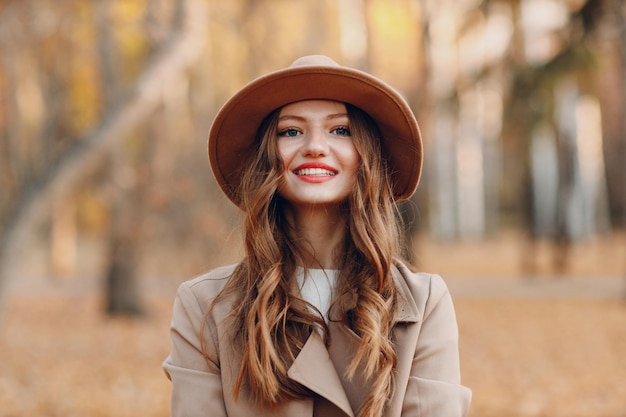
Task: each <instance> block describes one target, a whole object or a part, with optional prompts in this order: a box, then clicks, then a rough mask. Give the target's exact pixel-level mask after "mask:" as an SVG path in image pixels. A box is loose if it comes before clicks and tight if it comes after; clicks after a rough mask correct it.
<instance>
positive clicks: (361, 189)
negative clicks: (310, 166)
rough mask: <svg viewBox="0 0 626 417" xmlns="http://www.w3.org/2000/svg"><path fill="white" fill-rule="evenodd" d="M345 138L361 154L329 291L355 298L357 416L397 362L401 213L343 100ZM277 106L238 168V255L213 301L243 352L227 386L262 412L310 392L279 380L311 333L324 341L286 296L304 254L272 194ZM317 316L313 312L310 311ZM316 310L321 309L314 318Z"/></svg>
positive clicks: (372, 144)
mask: <svg viewBox="0 0 626 417" xmlns="http://www.w3.org/2000/svg"><path fill="white" fill-rule="evenodd" d="M346 109H347V112H348V117H349V120H350V129H351V132H352V138H353V141H354V144H355V147H356V149H357V152H358V153H359V156H360V160H361V163H360V166H359V171H358V175H357V184H356V186H355V187H354V191H353V192H352V195H351V196H350V198H349V199H348V201H346V202H345V203H344V205H343V209H344V210H345V216H346V221H347V225H346V236H345V239H344V241H345V244H344V247H343V248H341V249H342V250H341V251H340V252H341V253H337V254H336V255H337V260H338V261H339V262H340V276H339V280H338V288H337V292H336V294H338V295H341V294H345V293H348V292H352V291H354V292H356V294H357V303H356V306H355V307H354V309H352V310H350V311H348V312H346V313H345V315H344V316H345V317H343V318H342V320H343V321H344V323H345V324H346V325H348V326H349V327H350V328H351V329H352V330H353V331H354V332H355V333H356V334H358V335H359V336H360V337H361V342H360V345H359V348H358V350H357V351H356V353H355V355H354V358H353V360H352V362H351V363H350V364H349V366H348V368H347V369H346V376H347V377H348V378H352V377H353V376H354V374H355V373H356V371H357V370H363V372H364V374H365V376H366V377H367V378H368V379H369V381H370V384H371V385H369V386H368V391H369V393H368V395H367V397H366V400H365V402H364V404H363V406H362V407H361V409H360V410H359V411H358V414H357V415H358V417H374V416H380V415H381V414H382V412H383V410H384V408H385V406H386V404H387V402H388V400H389V398H390V396H391V394H392V392H393V386H394V384H393V382H394V372H395V368H396V362H397V356H396V352H395V348H394V345H393V341H392V337H391V336H392V328H391V324H392V322H393V319H394V317H395V315H396V297H397V295H396V287H395V286H394V283H393V279H392V273H391V269H392V263H393V259H394V258H396V257H399V255H400V239H399V235H400V227H399V221H400V220H399V215H398V211H397V207H396V204H395V201H394V198H393V193H392V188H391V184H390V183H389V175H388V167H387V164H386V161H385V159H384V157H383V149H382V148H381V139H380V133H379V130H378V128H377V126H376V124H375V123H374V121H373V120H372V119H371V118H370V117H369V116H368V115H367V114H366V113H364V112H363V111H361V110H360V109H358V108H356V107H354V106H351V105H348V104H346ZM279 111H280V109H279V110H276V111H274V112H273V113H272V114H270V115H269V116H268V117H267V118H266V120H265V121H264V123H263V125H262V126H261V128H260V129H259V134H258V137H257V141H256V143H257V149H256V152H255V153H254V156H253V157H252V159H251V160H250V161H249V162H248V163H247V164H243V165H242V166H243V167H244V170H245V171H244V174H243V180H242V183H241V187H240V193H241V195H240V196H241V201H242V208H243V210H244V213H245V223H244V248H245V252H246V257H245V259H244V260H243V261H242V262H241V263H240V264H239V266H238V267H237V268H236V270H235V272H234V274H233V276H232V278H231V279H230V280H229V282H228V284H227V285H226V287H225V288H224V290H223V291H222V293H221V294H220V295H219V296H218V298H220V297H223V296H225V295H226V294H230V295H233V296H234V303H233V305H234V312H233V314H234V326H233V333H232V336H233V338H234V339H235V340H234V341H235V342H236V343H234V345H235V346H241V352H240V355H241V367H240V370H239V375H238V378H237V382H236V384H235V389H234V393H233V395H234V397H235V399H237V398H238V396H239V394H240V391H241V389H242V387H244V386H245V387H246V388H247V389H249V390H250V392H251V395H252V396H253V397H254V398H255V400H256V401H257V402H258V403H259V404H261V405H263V406H265V407H268V408H270V409H271V408H273V407H276V406H278V405H279V404H280V403H281V402H283V401H285V400H289V399H300V398H305V397H308V396H310V395H311V392H309V391H308V390H307V389H306V388H305V387H303V386H302V385H300V384H298V383H296V382H294V381H292V380H291V379H290V378H288V377H287V370H288V369H289V367H290V365H291V364H292V363H293V361H294V360H295V357H296V356H297V354H298V352H299V351H300V350H301V349H302V347H303V345H304V343H305V341H306V340H307V338H308V336H309V335H310V334H311V332H313V331H315V328H318V329H321V330H322V333H323V334H324V337H325V341H326V343H327V344H328V343H330V340H329V336H328V328H327V326H326V322H325V321H324V319H323V317H322V315H321V314H316V313H315V312H312V311H311V310H310V307H312V306H310V305H309V304H308V303H307V302H306V301H304V300H303V299H302V298H301V297H299V295H298V294H294V292H293V291H292V288H293V286H294V285H295V284H294V280H295V270H296V266H297V265H301V264H302V263H301V262H300V261H301V260H302V258H301V254H302V253H303V251H304V250H306V249H305V248H303V247H302V246H301V245H300V244H299V243H298V242H299V239H298V236H297V235H298V231H297V230H294V229H293V227H291V225H290V224H289V223H288V221H287V220H286V219H285V216H284V215H281V214H282V210H283V203H284V202H283V200H282V199H281V197H280V196H279V195H278V193H277V188H278V184H279V183H280V181H281V177H282V175H283V166H282V162H281V160H280V156H279V153H278V149H277V144H276V141H277V140H276V138H277V122H278V114H279ZM314 311H315V310H314ZM317 313H319V312H317Z"/></svg>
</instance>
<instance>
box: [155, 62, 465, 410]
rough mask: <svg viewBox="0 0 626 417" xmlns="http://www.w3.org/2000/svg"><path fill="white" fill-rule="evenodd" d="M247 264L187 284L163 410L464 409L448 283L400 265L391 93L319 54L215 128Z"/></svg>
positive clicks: (412, 169)
mask: <svg viewBox="0 0 626 417" xmlns="http://www.w3.org/2000/svg"><path fill="white" fill-rule="evenodd" d="M209 159H210V161H211V166H212V169H213V173H214V175H215V178H216V180H217V182H218V184H219V185H220V186H221V188H222V190H223V191H224V193H225V194H226V196H227V197H228V198H229V199H230V200H231V201H232V202H233V203H234V204H236V205H237V206H238V207H239V208H241V209H242V210H243V212H244V216H245V217H244V218H245V228H244V230H245V235H244V247H245V252H246V256H245V258H244V259H243V260H242V261H241V262H240V263H238V264H236V265H231V266H225V267H222V268H218V269H216V270H214V271H212V272H209V273H208V274H206V275H203V276H201V277H198V278H196V279H194V280H191V281H188V282H186V283H184V284H182V285H181V287H180V288H179V290H178V294H177V297H176V301H175V303H174V312H173V319H172V327H171V329H172V349H171V353H170V355H169V356H168V358H167V359H166V361H165V362H164V369H165V371H166V373H167V375H168V377H169V378H170V379H171V381H172V399H171V411H172V416H181V417H183V416H184V417H200V416H205V417H222V416H230V417H247V416H250V417H258V416H284V417H287V416H289V417H300V416H303V417H304V416H324V417H333V416H357V417H381V416H389V417H391V416H396V417H399V416H406V417H412V416H422V417H453V416H455V417H456V416H464V415H465V414H466V413H467V409H468V407H469V403H470V397H471V392H470V390H469V389H467V388H466V387H464V386H462V385H461V384H460V371H459V355H458V330H457V324H456V318H455V313H454V307H453V304H452V301H451V298H450V295H449V293H448V290H447V288H446V286H445V284H444V282H443V280H442V279H441V278H440V277H439V276H437V275H430V274H424V273H417V272H414V271H413V270H412V268H411V267H410V266H409V265H407V263H406V262H404V261H403V260H402V257H401V248H400V244H399V242H400V239H399V234H400V232H399V226H398V218H399V216H398V211H397V208H396V202H397V201H399V200H402V199H406V198H409V197H410V196H411V195H412V194H413V192H414V191H415V188H416V187H417V184H418V181H419V177H420V173H421V166H422V143H421V138H420V133H419V129H418V125H417V122H416V120H415V117H414V115H413V113H412V112H411V110H410V109H409V107H408V105H407V104H406V102H405V101H404V100H403V99H402V98H401V96H400V95H399V94H398V93H397V92H396V91H395V90H393V89H392V88H391V87H390V86H388V85H387V84H385V83H384V82H382V81H380V80H379V79H377V78H374V77H372V76H371V75H369V74H366V73H363V72H361V71H358V70H354V69H350V68H346V67H343V66H339V65H338V64H336V63H335V62H334V61H332V60H331V59H329V58H327V57H325V56H306V57H303V58H300V59H298V60H297V61H295V62H294V63H293V64H292V65H291V66H290V67H288V68H286V69H282V70H279V71H275V72H272V73H269V74H267V75H265V76H262V77H260V78H258V79H256V80H254V81H252V82H251V83H249V84H248V85H247V86H245V87H243V88H242V89H241V90H240V91H239V92H237V93H236V94H235V95H234V96H233V97H232V98H231V99H230V100H229V101H228V102H227V103H226V104H225V105H224V106H223V107H222V109H221V110H220V112H219V113H218V115H217V117H216V119H215V121H214V122H213V125H212V127H211V132H210V134H209Z"/></svg>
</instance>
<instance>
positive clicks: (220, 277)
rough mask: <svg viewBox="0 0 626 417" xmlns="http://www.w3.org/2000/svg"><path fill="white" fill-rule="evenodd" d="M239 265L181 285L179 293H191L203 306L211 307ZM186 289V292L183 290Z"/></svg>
mask: <svg viewBox="0 0 626 417" xmlns="http://www.w3.org/2000/svg"><path fill="white" fill-rule="evenodd" d="M237 265H238V264H232V265H226V266H221V267H218V268H216V269H213V270H211V271H209V272H207V273H206V274H203V275H200V276H197V277H195V278H193V279H190V280H188V281H185V282H183V283H182V284H181V286H180V289H179V292H182V291H184V290H187V291H189V292H191V293H192V294H193V295H194V296H195V298H196V299H197V300H198V302H199V303H200V304H201V305H205V306H206V305H209V304H210V303H211V302H212V301H213V299H214V298H215V297H217V295H218V294H219V293H220V292H221V291H222V289H224V287H225V286H226V283H227V282H228V280H229V279H230V277H231V276H232V275H233V272H235V269H236V268H237ZM183 289H184V290H183Z"/></svg>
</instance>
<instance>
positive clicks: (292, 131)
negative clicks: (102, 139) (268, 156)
mask: <svg viewBox="0 0 626 417" xmlns="http://www.w3.org/2000/svg"><path fill="white" fill-rule="evenodd" d="M299 134H300V132H299V131H298V130H296V129H291V128H290V129H285V130H281V131H280V132H278V136H282V137H288V138H291V137H294V136H298V135H299Z"/></svg>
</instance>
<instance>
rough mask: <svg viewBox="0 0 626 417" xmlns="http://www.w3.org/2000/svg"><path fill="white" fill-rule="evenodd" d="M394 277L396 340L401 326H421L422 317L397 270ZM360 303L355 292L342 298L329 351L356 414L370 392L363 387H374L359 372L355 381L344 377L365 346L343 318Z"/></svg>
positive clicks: (335, 311)
mask: <svg viewBox="0 0 626 417" xmlns="http://www.w3.org/2000/svg"><path fill="white" fill-rule="evenodd" d="M392 276H393V280H394V283H395V285H396V288H397V290H398V299H397V306H398V310H397V314H396V317H395V319H394V321H393V324H392V325H393V326H394V331H393V333H394V335H393V337H394V340H395V339H396V337H398V336H399V334H398V327H397V326H399V325H400V326H401V327H402V329H404V327H405V326H403V325H402V324H410V323H416V322H419V321H420V320H421V316H420V313H419V310H418V309H417V305H416V303H415V300H414V299H413V296H412V295H411V292H410V290H409V288H408V286H407V284H406V281H405V280H404V278H403V277H402V274H401V273H400V271H399V270H398V269H397V268H396V267H394V268H393V272H392ZM356 303H357V294H356V292H355V291H352V292H350V293H348V294H344V295H343V296H341V297H340V298H339V299H338V300H337V302H336V303H335V306H334V308H333V310H332V311H331V321H330V323H329V325H328V328H329V332H330V340H331V342H330V347H329V349H328V351H329V354H330V358H331V361H332V362H333V364H334V369H336V373H337V375H338V377H339V380H340V383H341V386H342V387H343V389H344V391H345V394H346V396H347V398H348V401H349V403H350V408H351V409H352V410H355V411H357V410H359V409H360V407H361V406H362V405H363V402H364V401H365V398H366V396H367V390H364V389H363V387H367V386H369V385H370V383H369V382H368V380H367V378H366V377H365V375H363V374H361V373H359V372H358V371H357V373H356V374H355V375H354V377H353V378H352V379H348V378H346V377H345V375H344V371H345V370H346V369H347V367H348V365H349V364H350V362H351V361H352V359H353V357H354V352H356V351H357V349H358V346H359V344H360V343H361V337H360V336H359V335H357V334H356V333H354V332H353V331H352V329H350V328H349V327H348V326H346V325H345V324H344V323H343V321H342V320H341V318H342V317H343V316H344V315H345V314H346V312H347V311H349V310H351V309H352V308H354V307H355V306H356ZM399 360H401V358H399ZM410 366H411V364H410V363H404V362H402V363H398V367H399V368H405V367H410Z"/></svg>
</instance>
